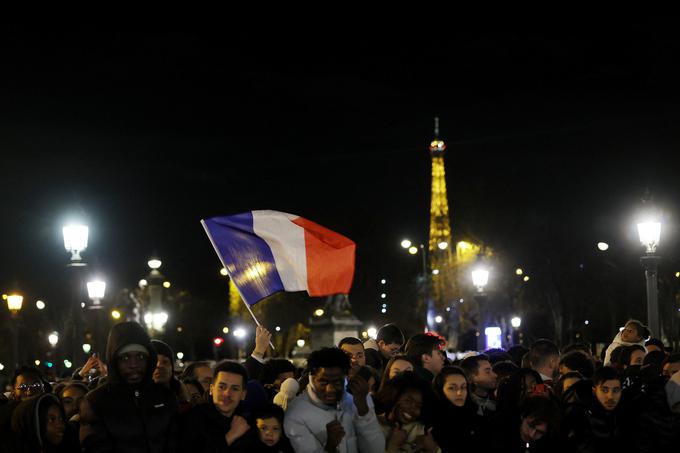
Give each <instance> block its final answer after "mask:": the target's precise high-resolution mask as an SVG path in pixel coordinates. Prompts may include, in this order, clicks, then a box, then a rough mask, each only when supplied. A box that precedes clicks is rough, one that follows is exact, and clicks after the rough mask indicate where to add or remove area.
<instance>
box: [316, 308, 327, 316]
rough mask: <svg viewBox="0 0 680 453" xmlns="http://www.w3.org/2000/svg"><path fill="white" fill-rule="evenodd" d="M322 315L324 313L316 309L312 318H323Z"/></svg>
mask: <svg viewBox="0 0 680 453" xmlns="http://www.w3.org/2000/svg"><path fill="white" fill-rule="evenodd" d="M324 313H325V312H324V311H323V309H321V308H318V309H316V310H314V316H319V317H320V316H323V314H324Z"/></svg>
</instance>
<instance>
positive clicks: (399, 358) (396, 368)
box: [378, 355, 416, 391]
mask: <svg viewBox="0 0 680 453" xmlns="http://www.w3.org/2000/svg"><path fill="white" fill-rule="evenodd" d="M415 367H416V364H415V363H413V360H412V359H411V358H410V357H408V356H406V355H395V356H394V357H392V358H391V359H390V360H389V361H388V362H387V365H385V370H384V371H383V374H382V379H381V380H380V387H379V389H378V391H380V389H382V388H383V387H384V386H385V383H386V382H387V381H389V380H390V379H393V378H394V377H395V376H398V375H400V374H401V373H403V372H404V371H413V370H414V369H415Z"/></svg>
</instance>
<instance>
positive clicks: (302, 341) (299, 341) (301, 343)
mask: <svg viewBox="0 0 680 453" xmlns="http://www.w3.org/2000/svg"><path fill="white" fill-rule="evenodd" d="M296 343H297V346H298V348H303V347H304V346H305V340H303V339H302V338H300V339H299V340H298V341H296Z"/></svg>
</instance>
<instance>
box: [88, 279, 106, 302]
mask: <svg viewBox="0 0 680 453" xmlns="http://www.w3.org/2000/svg"><path fill="white" fill-rule="evenodd" d="M105 293H106V282H104V281H102V280H93V281H91V282H87V295H88V296H89V297H90V300H92V306H91V307H90V308H93V309H98V308H101V300H102V299H103V298H104V294H105Z"/></svg>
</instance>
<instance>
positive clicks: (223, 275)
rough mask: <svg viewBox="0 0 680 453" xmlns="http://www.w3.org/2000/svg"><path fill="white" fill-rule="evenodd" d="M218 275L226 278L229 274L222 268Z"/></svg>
mask: <svg viewBox="0 0 680 453" xmlns="http://www.w3.org/2000/svg"><path fill="white" fill-rule="evenodd" d="M220 275H221V276H222V277H226V276H227V275H229V272H227V269H226V268H224V267H223V268H222V269H220Z"/></svg>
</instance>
